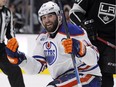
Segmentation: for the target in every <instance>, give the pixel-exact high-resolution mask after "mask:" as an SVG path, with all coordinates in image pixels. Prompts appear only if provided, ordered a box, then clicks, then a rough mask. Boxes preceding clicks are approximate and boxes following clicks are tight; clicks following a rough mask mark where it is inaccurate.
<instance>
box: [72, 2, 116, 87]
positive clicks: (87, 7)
mask: <svg viewBox="0 0 116 87" xmlns="http://www.w3.org/2000/svg"><path fill="white" fill-rule="evenodd" d="M70 18H71V20H72V22H73V23H75V24H77V25H81V26H83V25H82V23H84V24H85V26H86V28H87V29H86V30H87V33H88V36H90V37H89V38H90V40H91V41H92V44H93V45H95V46H97V48H98V50H99V52H100V59H99V65H100V68H101V72H102V87H113V84H114V82H113V74H114V73H116V56H115V52H116V50H115V49H114V48H112V47H110V46H108V45H107V44H104V43H103V42H101V41H99V40H98V39H96V38H97V37H100V38H102V39H104V40H106V41H108V42H110V43H112V44H114V45H116V38H115V36H116V35H115V19H116V4H115V0H78V1H77V0H75V3H74V5H73V7H72V9H71V10H70ZM88 20H89V21H88ZM91 20H93V23H92V21H91ZM87 21H88V22H87Z"/></svg>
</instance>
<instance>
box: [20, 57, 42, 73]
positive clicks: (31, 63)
mask: <svg viewBox="0 0 116 87" xmlns="http://www.w3.org/2000/svg"><path fill="white" fill-rule="evenodd" d="M26 58H27V59H26V60H24V61H23V62H22V63H21V64H20V65H19V66H20V67H21V68H22V69H23V70H24V71H25V72H26V73H28V74H38V73H39V72H40V71H41V68H42V64H41V63H40V62H39V61H37V60H36V59H34V58H32V57H28V56H26Z"/></svg>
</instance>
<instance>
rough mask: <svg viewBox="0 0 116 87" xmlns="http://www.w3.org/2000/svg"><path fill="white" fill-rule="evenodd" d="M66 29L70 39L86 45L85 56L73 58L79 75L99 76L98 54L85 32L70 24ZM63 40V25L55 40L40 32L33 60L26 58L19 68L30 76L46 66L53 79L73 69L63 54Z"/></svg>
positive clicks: (64, 36) (66, 55)
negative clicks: (21, 67)
mask: <svg viewBox="0 0 116 87" xmlns="http://www.w3.org/2000/svg"><path fill="white" fill-rule="evenodd" d="M68 27H69V32H70V37H71V38H75V39H77V40H80V41H83V42H84V43H85V45H86V54H85V56H84V57H80V58H78V57H75V59H76V61H77V66H78V70H79V73H80V74H92V75H96V76H101V73H100V69H99V66H98V64H97V60H98V57H99V53H98V51H97V49H96V47H94V46H93V45H92V44H91V42H90V41H89V39H88V37H87V34H86V32H85V31H84V30H83V29H81V28H80V27H78V26H76V25H73V24H71V23H68ZM64 39H66V33H65V29H64V27H63V25H61V26H60V28H59V31H58V33H57V34H56V36H55V38H50V36H49V34H48V33H47V32H42V33H41V34H40V35H39V37H38V38H37V44H36V46H35V50H34V54H33V58H30V57H28V56H26V57H27V60H26V62H23V63H22V64H21V66H22V65H23V69H24V70H25V71H27V72H29V73H31V74H37V73H39V72H41V71H42V70H43V69H44V66H45V65H46V64H47V67H48V69H49V72H50V74H51V76H52V78H53V79H55V78H57V77H58V76H59V75H61V74H63V73H64V72H66V71H68V70H70V69H73V68H74V67H73V63H72V59H71V55H70V54H66V53H65V52H64V47H63V45H62V41H63V40H64ZM35 59H36V60H37V61H36V60H35Z"/></svg>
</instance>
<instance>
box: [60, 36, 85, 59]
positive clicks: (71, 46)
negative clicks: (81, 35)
mask: <svg viewBox="0 0 116 87" xmlns="http://www.w3.org/2000/svg"><path fill="white" fill-rule="evenodd" d="M62 45H63V46H64V50H65V53H72V54H74V55H75V56H77V57H83V56H84V55H85V54H86V47H85V45H84V44H83V43H82V42H81V41H79V40H76V39H73V38H72V39H71V38H70V39H65V40H64V41H63V42H62Z"/></svg>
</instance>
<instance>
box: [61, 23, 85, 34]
mask: <svg viewBox="0 0 116 87" xmlns="http://www.w3.org/2000/svg"><path fill="white" fill-rule="evenodd" d="M67 26H68V32H69V33H70V35H71V36H77V35H83V34H84V31H83V29H82V28H81V27H79V26H77V25H74V24H72V23H67ZM59 33H62V34H66V32H65V28H64V26H63V25H61V27H60V30H59Z"/></svg>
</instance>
